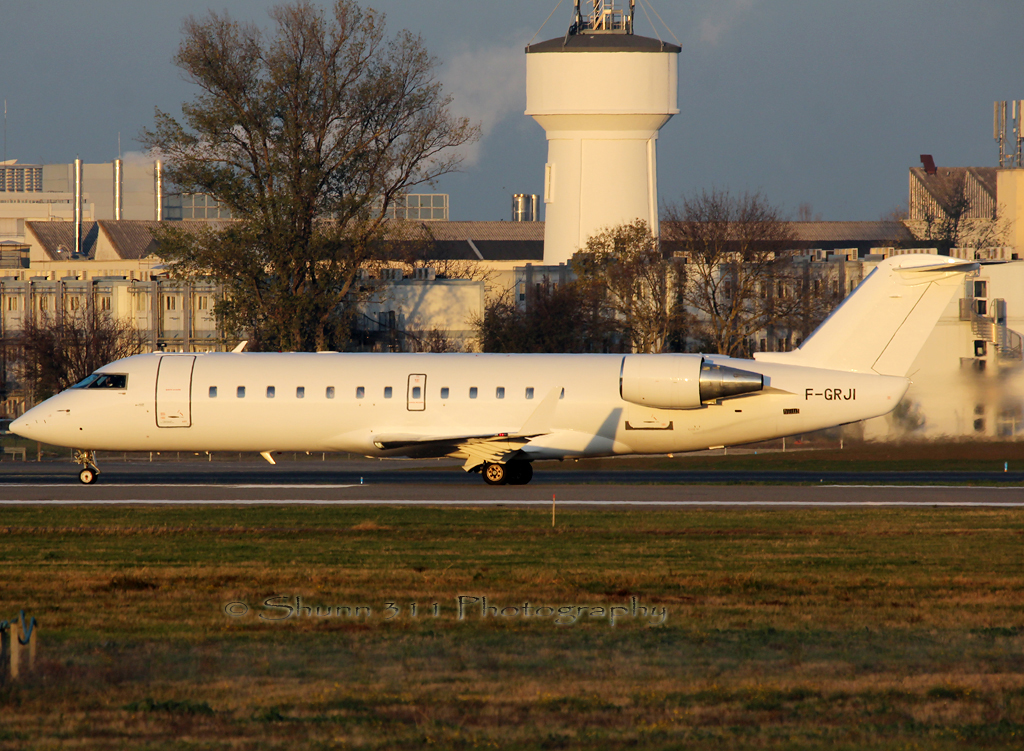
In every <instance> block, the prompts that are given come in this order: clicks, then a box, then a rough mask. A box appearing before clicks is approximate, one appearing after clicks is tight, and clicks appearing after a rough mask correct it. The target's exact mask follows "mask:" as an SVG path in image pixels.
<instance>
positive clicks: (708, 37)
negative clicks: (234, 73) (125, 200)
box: [0, 0, 1024, 221]
mask: <svg viewBox="0 0 1024 751" xmlns="http://www.w3.org/2000/svg"><path fill="white" fill-rule="evenodd" d="M275 4H277V3H276V2H269V1H267V0H175V2H173V3H149V2H138V1H137V0H84V1H83V0H0V28H2V29H3V32H2V33H3V48H4V55H3V63H2V64H0V98H3V99H4V100H6V102H7V118H6V120H7V126H6V137H5V146H4V154H5V155H6V158H8V159H17V160H18V161H20V162H22V163H34V164H40V163H42V164H50V163H67V162H70V161H72V160H73V159H75V158H76V157H80V158H81V159H83V160H84V161H86V162H106V161H110V160H112V159H114V158H116V157H117V156H118V134H120V144H121V152H122V153H124V155H125V156H126V158H133V157H139V158H141V157H142V155H141V154H138V153H137V152H139V151H140V149H141V147H140V145H139V144H138V142H137V141H136V140H135V137H136V136H137V135H138V133H139V131H140V130H141V129H142V128H143V127H146V126H151V125H152V122H153V112H154V108H155V107H159V108H160V109H162V110H165V111H168V112H171V113H172V114H179V113H180V106H181V103H182V102H185V101H189V100H190V99H192V98H193V97H194V96H195V95H196V93H197V92H196V90H195V88H194V87H193V86H192V85H191V84H189V83H187V82H186V81H185V80H184V79H183V78H182V76H181V74H180V71H179V70H178V69H177V68H175V67H174V65H173V63H172V62H171V58H172V56H173V55H174V53H175V51H176V49H177V46H178V44H179V42H180V40H181V22H182V19H183V18H184V17H185V16H187V15H190V14H191V15H197V16H202V15H205V13H206V12H207V11H208V10H210V9H212V10H216V11H218V12H220V11H225V10H226V11H228V12H229V13H230V14H231V15H232V16H234V17H236V18H238V19H239V20H245V21H249V22H253V23H255V24H257V25H260V26H263V27H269V26H270V19H269V17H268V15H267V9H268V8H269V7H271V6H272V5H275ZM319 4H326V3H319ZM363 4H364V5H370V6H372V7H375V8H377V9H378V10H382V11H384V12H385V13H386V14H387V19H388V28H389V30H391V31H398V30H400V29H403V28H404V29H409V30H411V31H413V32H415V33H418V34H420V35H421V36H422V39H423V41H424V44H425V45H426V47H427V49H428V50H430V52H431V53H432V54H434V55H435V56H436V57H437V58H438V59H439V62H440V65H439V68H438V71H437V75H438V78H439V80H441V81H442V82H443V83H444V85H445V89H446V91H448V92H449V93H450V94H451V95H452V97H453V108H454V109H455V111H456V112H457V113H459V114H465V115H467V116H469V117H471V118H472V119H473V120H475V121H477V122H479V123H480V124H481V126H482V132H483V137H482V139H481V140H480V142H479V143H477V144H474V145H473V146H471V147H470V148H468V149H465V150H464V161H463V165H462V170H461V172H459V173H458V174H453V175H447V176H445V177H443V178H441V179H440V181H439V182H438V184H437V186H436V190H437V191H438V192H446V193H449V194H450V206H451V218H452V219H457V220H497V219H509V218H510V216H511V196H512V194H513V193H538V194H540V193H543V174H544V162H545V160H546V154H547V144H546V142H545V138H544V131H543V130H542V129H541V127H540V126H539V125H538V124H537V123H536V122H534V121H533V120H532V118H529V117H526V116H525V115H524V114H523V111H524V109H525V107H526V92H525V75H526V63H525V54H524V51H523V50H524V47H525V46H526V44H527V43H528V42H530V41H531V39H535V41H543V40H545V39H550V38H554V37H561V36H563V35H564V34H565V31H566V29H567V28H568V25H569V22H570V18H571V11H572V0H562V1H561V3H560V5H558V0H519V1H518V2H516V1H515V0H512V1H509V0H431V1H430V2H420V3H412V2H410V1H409V0H366V1H365V2H363ZM556 5H558V7H557V8H556ZM620 5H621V3H620ZM636 7H637V9H636V27H635V31H636V33H637V34H641V35H644V36H649V37H658V38H662V39H665V40H667V41H672V42H674V41H675V40H676V39H678V41H679V44H680V46H681V47H682V52H681V53H680V54H679V109H680V113H679V114H678V115H676V116H674V117H673V118H672V119H671V120H669V122H668V123H667V124H666V125H665V126H664V127H663V128H662V129H661V132H660V134H659V138H658V192H659V198H660V200H661V202H662V203H663V204H665V203H671V202H676V201H679V200H680V199H682V198H683V197H685V196H688V195H692V194H693V193H694V192H696V191H700V190H702V189H710V188H717V189H727V190H731V191H734V192H742V191H761V192H762V194H763V195H764V196H765V197H766V198H767V199H768V200H769V202H771V203H772V204H774V205H775V206H777V207H778V208H779V209H780V211H781V212H782V214H783V215H784V216H787V217H790V218H796V217H797V212H798V207H799V206H800V205H801V204H809V205H810V207H811V212H812V215H814V216H815V217H818V216H820V218H822V219H825V220H831V221H846V220H858V221H861V220H873V219H879V218H881V217H882V216H885V215H888V214H890V213H891V212H892V211H893V210H895V209H898V208H899V207H900V206H901V205H904V204H905V203H906V200H907V169H908V168H909V167H916V166H919V165H920V161H919V155H920V154H932V155H934V157H935V161H936V163H937V164H938V165H939V166H940V167H942V166H957V167H963V166H977V167H984V166H997V163H998V151H997V146H996V144H995V141H993V139H992V103H993V102H994V101H996V100H1003V99H1013V98H1018V99H1020V98H1024V76H1022V71H1024V47H1022V46H1021V45H1020V43H1019V37H1020V31H1021V29H1022V28H1024V3H1022V2H1021V0H971V2H962V0H952V1H950V0H845V1H844V2H838V0H638V2H637V6H636ZM644 8H647V9H648V11H647V14H645V13H644V12H643V9H644ZM651 8H653V10H654V11H657V15H660V17H661V19H663V20H664V24H665V25H662V24H661V23H659V22H658V18H657V15H656V14H655V13H652V12H651V10H650V9H651ZM552 11H554V12H553V13H552ZM549 14H551V15H550V19H549V20H548V21H547V22H546V25H543V28H541V27H542V24H545V19H546V18H548V16H549ZM648 18H650V20H651V21H653V23H654V24H657V26H656V27H655V26H654V25H652V24H651V23H649V22H648ZM666 26H667V28H666ZM538 31H539V33H538ZM673 35H674V36H673ZM133 152H136V153H134V154H133Z"/></svg>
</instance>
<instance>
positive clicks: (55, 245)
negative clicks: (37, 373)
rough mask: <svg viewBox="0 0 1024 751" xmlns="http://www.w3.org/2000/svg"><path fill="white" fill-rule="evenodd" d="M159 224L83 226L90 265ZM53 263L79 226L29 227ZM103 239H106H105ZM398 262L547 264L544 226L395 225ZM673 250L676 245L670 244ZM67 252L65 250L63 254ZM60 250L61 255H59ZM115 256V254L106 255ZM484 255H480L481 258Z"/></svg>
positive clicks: (829, 244)
mask: <svg viewBox="0 0 1024 751" xmlns="http://www.w3.org/2000/svg"><path fill="white" fill-rule="evenodd" d="M169 224H170V225H171V226H173V227H180V228H182V229H185V230H199V229H201V228H205V227H209V226H210V223H209V222H203V221H181V222H178V221H175V222H169ZM159 225H160V223H159V222H155V221H143V220H133V219H122V220H121V221H105V220H104V221H99V222H83V224H82V231H83V249H84V250H85V252H86V255H87V257H88V258H89V259H90V260H94V259H95V258H96V249H97V246H98V245H99V244H100V241H101V240H102V241H103V242H102V244H103V245H104V247H107V246H108V245H109V248H111V249H113V252H114V253H115V254H116V255H117V257H118V258H120V259H123V260H138V259H140V258H146V257H149V256H154V255H157V254H158V251H159V247H158V244H157V242H156V241H155V240H154V239H153V234H152V233H153V230H154V229H155V228H156V227H157V226H159ZM26 227H27V228H28V231H30V232H31V233H32V234H34V235H35V237H36V238H37V239H38V241H39V244H40V246H41V247H42V248H43V250H44V251H45V253H46V254H47V255H48V256H49V258H50V259H51V260H54V261H56V260H70V258H71V254H70V251H71V248H72V247H74V223H73V222H26ZM789 227H790V229H791V230H792V232H793V235H794V237H795V239H796V245H797V246H798V247H802V248H820V249H823V250H836V249H840V248H858V249H860V250H861V251H863V252H867V250H868V249H870V248H873V247H889V246H892V245H896V244H898V243H901V242H904V241H911V240H913V236H912V235H911V233H910V231H909V230H907V228H906V227H905V226H904V225H903V223H902V222H898V221H877V222H790V223H789ZM101 233H102V237H101ZM385 238H386V241H387V243H388V244H389V245H390V246H391V252H390V253H389V255H390V257H391V258H392V259H393V260H399V259H402V260H411V259H415V260H431V259H438V260H459V261H476V260H481V258H482V260H485V261H526V262H531V263H538V262H543V259H544V222H405V221H401V222H389V223H388V226H387V228H386V231H385ZM666 245H671V243H666ZM61 249H62V250H61ZM59 250H60V252H58V251H59ZM104 252H106V253H109V250H106V251H104ZM477 252H479V255H478V254H477Z"/></svg>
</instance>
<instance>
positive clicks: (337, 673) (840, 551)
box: [0, 508, 1024, 749]
mask: <svg viewBox="0 0 1024 751" xmlns="http://www.w3.org/2000/svg"><path fill="white" fill-rule="evenodd" d="M5 516H6V518H5V522H4V523H5V525H6V526H5V527H0V542H2V545H0V568H2V570H3V571H4V572H5V585H4V587H3V589H2V590H0V616H3V617H10V615H13V613H14V612H16V611H17V609H19V608H21V607H24V608H26V609H27V610H28V611H29V612H30V613H32V614H34V615H36V616H37V617H38V618H39V620H40V622H41V624H42V630H41V635H42V649H41V652H40V655H41V660H40V664H39V666H38V669H37V670H36V671H35V672H34V673H33V674H32V675H31V676H30V677H29V678H28V679H27V680H25V681H24V682H22V683H21V684H19V685H17V686H12V685H10V684H9V683H8V684H6V685H4V686H2V687H0V748H5V749H6V748H11V749H14V748H18V749H20V748H26V747H40V748H72V747H74V748H97V749H99V748H110V747H123V748H143V747H144V748H164V747H167V748H172V747H173V748H180V747H183V746H184V747H191V748H242V749H247V748H294V747H300V746H301V747H320V748H367V749H387V748H396V747H411V746H419V745H431V744H432V745H436V746H439V747H445V748H476V747H508V748H591V747H599V748H627V747H630V748H634V747H643V748H678V747H680V746H705V745H712V744H713V745H715V746H716V747H721V748H765V749H784V748H785V749H789V748H825V747H828V748H851V749H853V748H890V747H905V748H939V749H944V748H949V749H961V748H998V747H1007V748H1009V747H1019V745H1020V741H1021V739H1022V738H1024V735H1022V733H1024V616H1022V613H1024V575H1022V569H1021V556H1020V551H1021V545H1022V543H1024V522H1022V520H1021V519H1020V518H1019V516H1018V515H1017V514H1016V512H1012V511H987V510H971V511H958V510H956V511H935V510H902V511H884V510H878V511H818V510H810V511H787V512H772V511H723V512H700V511H663V512H643V513H633V514H624V513H623V512H618V511H616V512H596V511H571V512H567V513H566V514H565V516H564V517H561V518H560V525H561V526H560V527H559V528H558V529H556V530H551V529H550V527H545V523H548V524H549V523H550V517H545V516H544V515H543V513H540V512H531V511H519V510H513V509H497V510H493V509H492V510H485V509H459V510H438V509H377V510H372V511H369V512H368V511H367V510H366V509H353V510H347V509H323V508H316V509H314V508H310V509H297V508H264V509H201V510H195V509H52V508H50V509H17V510H12V511H10V512H5ZM459 595H463V596H465V597H473V598H478V599H477V600H476V601H474V602H473V603H472V604H471V605H470V606H469V608H468V609H467V610H466V611H465V612H464V614H463V615H464V617H463V618H462V619H461V620H460V619H459V617H458V609H457V605H458V597H459ZM483 597H487V598H488V604H489V605H491V606H496V607H497V608H498V611H497V612H500V610H501V608H512V607H516V608H519V612H518V613H517V614H516V615H514V616H513V615H506V616H501V615H498V614H494V615H491V616H489V617H486V618H484V617H481V614H480V611H479V608H480V605H482V602H480V600H481V599H482V598H483ZM271 598H280V599H271ZM296 598H299V599H298V600H296ZM633 598H635V599H636V602H637V605H638V607H647V608H654V609H656V610H659V611H660V609H662V608H664V612H665V618H664V622H663V623H660V625H657V626H651V625H649V623H650V620H646V621H645V620H644V619H643V618H641V617H633V616H632V615H623V616H621V617H619V618H618V619H617V621H616V625H615V626H614V627H613V626H611V625H610V622H609V618H608V617H607V616H606V615H605V616H602V617H592V616H591V615H589V613H588V614H587V615H585V616H582V617H578V618H577V619H576V620H575V621H574V622H573V623H572V624H571V625H558V624H556V622H555V621H556V618H555V617H554V614H551V615H539V614H537V613H534V614H533V615H525V614H524V612H523V611H524V610H525V608H524V604H525V603H527V602H529V603H530V605H531V608H532V609H533V610H534V611H536V609H537V608H540V607H544V606H551V607H553V608H557V607H560V606H573V607H577V608H578V607H586V608H590V609H593V608H598V607H603V608H605V609H606V610H608V609H610V608H612V607H624V608H629V607H630V606H631V603H632V601H633ZM268 600H269V604H268ZM229 603H243V604H244V606H245V608H247V610H246V612H245V613H244V614H242V613H241V610H240V609H239V610H238V611H237V612H235V613H233V614H231V615H229V614H227V613H226V612H225V607H226V606H229V605H228V604H229ZM388 603H393V605H392V606H391V608H390V609H389V607H388ZM412 603H416V606H417V612H416V616H415V617H413V615H412V610H411V606H412ZM434 603H437V607H438V610H437V615H435V614H434V611H433V604H434ZM285 606H287V608H292V609H293V611H292V612H291V615H290V617H282V616H283V615H284V614H286V613H287V612H288V611H287V609H286V607H285ZM229 607H237V606H229ZM304 607H309V608H310V610H309V611H305V610H303V611H301V613H302V614H301V615H299V614H298V609H299V608H304ZM318 607H319V608H320V616H319V617H318V616H317V614H316V613H317V608H318ZM327 608H331V611H330V615H327V614H326V612H327V611H326V609H327ZM338 608H347V609H348V610H347V611H344V610H338ZM357 608H367V609H368V611H366V610H364V611H361V612H360V611H357V610H356V609H357ZM474 608H475V610H474ZM261 616H262V617H261Z"/></svg>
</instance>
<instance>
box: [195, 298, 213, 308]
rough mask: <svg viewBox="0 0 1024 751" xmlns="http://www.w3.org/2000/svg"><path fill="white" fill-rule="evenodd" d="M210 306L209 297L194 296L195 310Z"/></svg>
mask: <svg viewBox="0 0 1024 751" xmlns="http://www.w3.org/2000/svg"><path fill="white" fill-rule="evenodd" d="M209 306H210V298H208V297H207V296H206V295H200V296H199V297H197V298H196V310H206V309H207V308H208V307H209Z"/></svg>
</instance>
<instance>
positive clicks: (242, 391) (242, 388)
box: [235, 386, 245, 399]
mask: <svg viewBox="0 0 1024 751" xmlns="http://www.w3.org/2000/svg"><path fill="white" fill-rule="evenodd" d="M235 395H236V396H237V397H238V398H239V399H244V398H245V386H239V387H238V390H237V391H236V392H235Z"/></svg>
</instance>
